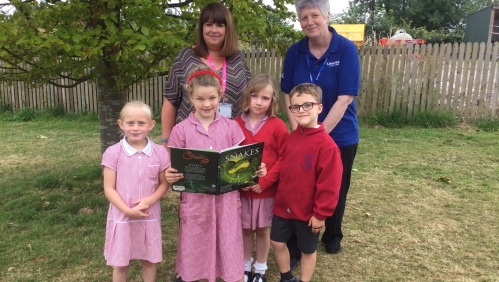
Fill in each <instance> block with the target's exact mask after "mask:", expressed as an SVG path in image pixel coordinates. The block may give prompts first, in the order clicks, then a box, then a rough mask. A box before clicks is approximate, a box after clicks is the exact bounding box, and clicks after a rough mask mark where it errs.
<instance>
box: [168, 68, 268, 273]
mask: <svg viewBox="0 0 499 282" xmlns="http://www.w3.org/2000/svg"><path fill="white" fill-rule="evenodd" d="M222 83H223V82H222V80H221V79H220V77H219V76H218V74H216V73H215V72H214V71H212V70H210V69H208V68H206V67H199V68H198V69H196V70H195V71H194V73H192V74H191V75H190V76H189V79H188V80H187V86H186V90H187V92H188V94H189V97H190V100H191V104H192V105H193V108H194V112H192V113H191V114H190V115H189V116H188V117H187V119H185V120H183V121H182V122H180V123H179V124H177V125H176V126H175V127H174V128H173V130H172V133H171V135H170V141H169V146H171V147H181V148H195V149H212V150H216V151H221V150H223V149H226V148H230V147H233V146H236V145H238V144H239V143H240V142H241V141H243V140H244V134H243V132H242V131H241V128H239V125H238V124H237V123H236V122H235V121H232V120H230V119H228V118H225V117H223V116H221V115H220V114H218V112H217V110H218V104H219V100H220V98H221V96H222V95H221V93H222V92H221V85H222ZM176 172H177V170H175V169H174V168H168V169H167V170H166V172H165V175H166V179H167V181H168V183H174V182H176V181H177V180H179V179H181V178H182V177H183V176H182V174H180V173H176ZM265 174H266V169H265V167H264V165H262V167H261V168H260V170H258V171H257V175H258V176H260V177H262V176H264V175H265ZM179 229H180V230H179V242H178V254H177V266H176V270H177V272H178V273H179V275H180V277H179V278H177V280H180V279H181V280H182V281H195V280H200V281H210V282H214V281H215V280H216V278H217V277H220V278H222V279H223V280H224V281H231V282H233V281H243V275H244V268H243V238H242V233H241V202H240V200H239V192H238V191H233V192H229V193H225V194H222V195H219V196H214V195H206V194H195V193H182V194H181V198H180V228H179Z"/></svg>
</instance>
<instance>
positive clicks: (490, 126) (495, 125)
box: [475, 120, 499, 132]
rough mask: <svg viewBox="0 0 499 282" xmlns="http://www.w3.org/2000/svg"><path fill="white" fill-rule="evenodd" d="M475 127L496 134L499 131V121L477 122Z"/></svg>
mask: <svg viewBox="0 0 499 282" xmlns="http://www.w3.org/2000/svg"><path fill="white" fill-rule="evenodd" d="M475 126H476V127H478V128H479V129H481V130H483V131H488V132H494V131H499V121H497V120H482V121H477V122H476V123H475Z"/></svg>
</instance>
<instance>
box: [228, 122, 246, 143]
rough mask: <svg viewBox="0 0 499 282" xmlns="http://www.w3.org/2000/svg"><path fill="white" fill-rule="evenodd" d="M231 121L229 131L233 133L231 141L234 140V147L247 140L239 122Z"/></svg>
mask: <svg viewBox="0 0 499 282" xmlns="http://www.w3.org/2000/svg"><path fill="white" fill-rule="evenodd" d="M228 121H229V129H230V133H231V140H232V146H236V145H239V144H240V143H241V142H243V140H244V139H245V138H246V137H245V136H244V132H243V130H242V129H241V127H240V126H239V124H238V123H237V121H234V120H228Z"/></svg>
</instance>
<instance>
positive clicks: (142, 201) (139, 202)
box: [132, 198, 154, 207]
mask: <svg viewBox="0 0 499 282" xmlns="http://www.w3.org/2000/svg"><path fill="white" fill-rule="evenodd" d="M132 204H134V205H137V206H141V207H150V206H151V205H152V204H154V203H151V200H150V199H149V198H142V199H140V200H137V201H134V202H133V203H132Z"/></svg>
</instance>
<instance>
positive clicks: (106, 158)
mask: <svg viewBox="0 0 499 282" xmlns="http://www.w3.org/2000/svg"><path fill="white" fill-rule="evenodd" d="M120 153H121V143H118V144H115V145H113V146H111V147H108V148H107V149H106V151H105V152H104V154H103V155H102V163H101V166H103V167H108V168H110V169H112V170H114V171H116V169H117V167H118V159H119V156H120Z"/></svg>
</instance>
